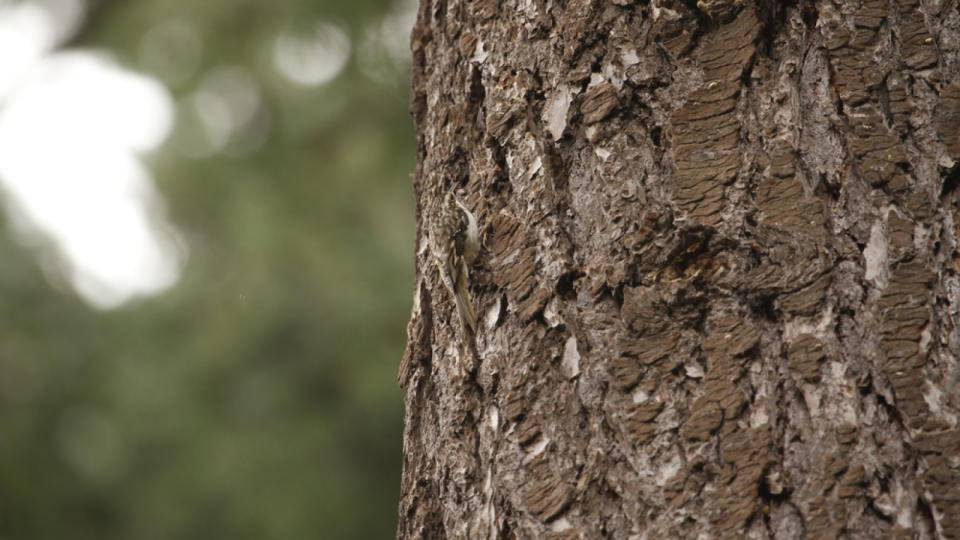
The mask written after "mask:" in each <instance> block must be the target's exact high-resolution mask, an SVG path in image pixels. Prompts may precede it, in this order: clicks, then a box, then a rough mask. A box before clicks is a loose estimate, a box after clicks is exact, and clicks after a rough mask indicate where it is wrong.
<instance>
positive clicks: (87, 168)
mask: <svg viewBox="0 0 960 540" xmlns="http://www.w3.org/2000/svg"><path fill="white" fill-rule="evenodd" d="M21 5H22V4H21ZM5 9H10V8H9V7H6V6H5V5H4V4H0V13H2V12H3V11H4V10H5ZM41 11H42V10H41ZM31 17H32V16H31ZM31 20H32V19H31ZM37 20H45V21H46V22H45V23H41V24H40V25H39V26H38V27H37V28H39V29H40V30H31V31H30V33H29V35H28V34H26V33H23V32H20V33H19V35H20V37H19V38H17V39H10V40H8V41H4V39H5V38H4V37H3V36H10V35H17V34H18V30H17V28H16V27H17V26H18V25H19V24H21V23H22V22H21V21H18V20H15V18H14V19H7V18H4V17H0V51H6V50H9V49H10V47H11V46H13V45H14V44H16V47H20V48H22V49H25V50H39V51H40V53H38V54H36V55H34V56H33V57H32V58H31V59H30V62H29V63H28V64H29V65H26V64H24V65H13V66H12V67H13V68H16V69H18V70H19V75H18V77H17V79H16V80H15V81H14V82H15V84H10V85H8V86H7V87H0V186H2V188H3V191H4V195H5V197H4V201H3V202H4V204H5V205H6V206H7V207H8V214H9V215H11V216H12V217H14V218H16V219H15V225H17V228H18V230H20V231H21V232H23V233H25V234H26V235H27V238H29V237H31V236H38V235H39V236H42V237H48V238H50V239H51V240H52V245H53V246H54V247H55V249H56V251H57V253H58V254H59V256H60V258H61V259H62V261H61V266H62V267H63V268H65V271H66V274H67V276H66V277H67V278H68V279H69V280H70V282H71V283H72V284H73V286H74V287H75V288H76V289H77V291H78V292H79V293H80V294H81V295H82V296H83V297H84V299H86V300H87V301H89V302H90V303H91V304H93V305H95V306H97V307H101V308H111V307H116V306H119V305H120V304H122V303H124V302H126V301H127V300H130V299H131V298H134V297H136V296H142V295H149V294H155V293H158V292H160V291H162V290H164V289H166V288H167V287H169V286H171V285H172V284H173V283H174V282H175V281H176V280H177V278H178V276H179V272H180V266H181V264H182V259H183V252H182V249H181V248H180V247H179V245H178V243H177V241H176V236H175V233H174V231H173V230H172V229H171V228H170V227H169V226H168V225H166V224H164V223H163V209H162V201H161V200H160V197H159V195H158V194H157V193H156V191H155V189H154V186H153V179H152V178H151V176H150V173H149V171H148V170H147V169H146V167H145V166H144V165H143V163H142V162H141V161H140V160H139V159H138V157H137V154H138V153H143V152H148V151H150V150H152V149H154V148H156V147H157V146H158V145H159V144H160V143H162V142H163V140H164V139H165V138H166V136H167V135H168V134H169V132H170V129H171V127H172V118H173V103H172V99H171V97H170V95H169V94H168V92H167V91H166V90H165V89H164V87H163V86H161V85H160V84H158V83H157V82H156V81H155V80H153V79H150V78H148V77H145V76H143V75H139V74H137V73H134V72H131V71H128V70H124V69H123V68H121V67H119V66H118V65H117V64H116V63H115V62H113V61H112V60H111V59H109V58H108V57H106V56H102V55H97V54H93V53H90V52H71V53H59V54H55V55H52V56H44V55H43V54H42V53H43V52H45V51H46V50H47V48H49V47H50V46H52V45H51V44H53V43H54V42H55V41H56V39H57V37H56V36H57V33H58V27H57V26H56V25H57V22H58V21H57V19H56V17H49V18H46V19H45V18H43V17H40V18H39V19H37ZM44 25H46V26H44ZM10 27H15V28H14V29H13V30H11V28H10ZM44 28H45V30H43V29H44ZM37 43H40V44H42V46H41V47H39V48H38V47H37ZM4 45H6V46H4ZM16 47H14V48H16ZM11 58H13V59H12V60H11ZM11 62H18V60H17V58H14V57H11V56H9V55H4V54H2V53H0V73H3V74H7V73H9V72H10V69H8V66H10V65H11V64H10V63H11Z"/></svg>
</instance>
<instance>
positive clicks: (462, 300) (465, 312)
mask: <svg viewBox="0 0 960 540" xmlns="http://www.w3.org/2000/svg"><path fill="white" fill-rule="evenodd" d="M458 281H462V282H461V283H457V292H456V297H457V313H458V314H459V315H460V322H461V323H463V325H464V326H465V327H467V328H469V329H470V333H471V334H476V333H477V313H476V312H475V311H474V310H473V302H471V301H470V293H469V292H468V291H467V279H466V276H461V277H460V280H458Z"/></svg>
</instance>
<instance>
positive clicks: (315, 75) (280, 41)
mask: <svg viewBox="0 0 960 540" xmlns="http://www.w3.org/2000/svg"><path fill="white" fill-rule="evenodd" d="M349 55H350V38H349V37H348V36H347V33H346V32H345V31H344V30H343V29H342V28H340V27H339V26H337V25H335V24H332V23H328V22H320V23H317V25H316V27H315V28H314V30H313V32H311V33H301V32H296V31H292V30H288V31H285V32H283V33H282V34H280V35H279V36H277V40H276V42H275V43H274V46H273V63H274V64H275V65H276V67H277V70H278V71H279V72H280V73H281V74H283V76H284V77H286V78H287V79H289V80H290V81H291V82H294V83H296V84H299V85H302V86H319V85H321V84H324V83H327V82H330V81H331V80H333V78H334V77H336V76H337V75H339V74H340V71H342V70H343V67H344V66H346V65H347V57H348V56H349Z"/></svg>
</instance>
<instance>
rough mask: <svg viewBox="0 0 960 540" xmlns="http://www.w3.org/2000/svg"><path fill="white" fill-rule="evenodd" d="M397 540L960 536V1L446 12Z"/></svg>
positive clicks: (500, 7)
mask: <svg viewBox="0 0 960 540" xmlns="http://www.w3.org/2000/svg"><path fill="white" fill-rule="evenodd" d="M412 49H413V69H414V79H413V84H414V91H415V99H414V103H413V107H412V111H413V117H414V120H415V122H416V127H417V137H418V143H419V144H418V147H419V156H418V157H419V160H418V167H417V171H416V173H415V175H414V185H415V189H416V196H417V206H418V215H419V216H420V222H421V223H422V218H423V216H424V212H425V211H426V209H428V208H430V205H431V204H434V203H433V201H435V200H437V199H438V198H439V197H440V196H441V194H442V193H444V191H445V190H447V189H449V188H451V187H453V188H459V189H461V190H462V191H463V192H464V193H465V194H466V196H465V202H466V204H467V206H469V207H470V208H471V209H472V210H473V211H474V213H475V214H476V216H477V218H478V219H479V222H480V225H481V229H482V234H483V241H484V249H483V251H482V252H481V254H480V258H479V260H478V263H477V266H476V268H474V274H473V279H472V285H471V294H472V297H473V298H474V302H475V304H476V305H477V308H478V315H479V316H480V318H481V323H480V329H479V331H478V333H477V336H476V338H475V339H471V338H469V337H468V336H466V335H465V334H464V333H463V332H462V330H461V329H460V327H459V324H458V322H457V318H456V314H455V313H454V308H453V303H452V301H451V298H450V295H449V293H448V292H447V291H446V290H445V289H444V288H443V287H442V285H440V283H439V280H438V279H437V275H436V272H435V270H434V269H433V268H432V267H431V266H430V264H429V258H428V253H427V249H426V248H425V246H426V245H427V240H426V234H427V232H426V230H425V229H424V228H423V227H422V226H421V227H420V230H419V231H418V241H419V244H418V246H419V248H418V252H417V282H416V285H415V293H414V309H413V313H412V317H411V321H410V325H409V329H408V332H409V344H408V348H407V351H406V354H405V356H404V360H403V364H402V365H401V370H400V381H401V384H403V385H404V386H405V388H406V389H407V394H406V411H407V412H406V430H405V434H404V471H403V483H402V498H401V502H400V523H399V529H398V537H400V538H411V539H412V538H599V537H609V538H697V537H700V538H739V537H749V538H835V537H847V538H960V430H958V415H960V366H958V358H960V329H958V320H960V280H958V273H960V255H958V247H957V246H958V239H960V189H958V187H960V167H958V166H955V162H956V161H957V160H960V80H958V77H957V75H958V73H960V13H958V9H957V6H956V3H955V2H948V1H945V0H923V1H919V0H862V1H855V0H845V1H841V0H832V1H831V0H820V1H812V0H811V1H799V2H796V1H795V2H760V1H751V0H714V1H704V0H701V1H699V2H695V1H693V0H687V1H679V0H677V1H671V0H661V1H652V2H646V1H632V0H565V1H561V0H504V1H502V2H498V1H495V0H472V1H469V0H422V3H421V7H420V11H419V17H418V22H417V24H416V26H415V28H414V30H413V35H412Z"/></svg>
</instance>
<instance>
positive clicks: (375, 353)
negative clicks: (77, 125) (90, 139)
mask: <svg viewBox="0 0 960 540" xmlns="http://www.w3.org/2000/svg"><path fill="white" fill-rule="evenodd" d="M401 8H402V6H399V5H396V4H394V3H390V2H386V1H374V0H354V1H352V2H335V1H333V0H274V1H272V2H264V1H257V2H254V1H250V0H202V1H190V2H187V1H184V0H137V1H136V2H133V1H118V0H109V1H108V0H101V1H95V2H91V3H90V4H89V5H88V13H87V16H86V19H85V21H84V26H83V27H82V28H81V29H80V30H79V33H78V34H77V36H76V37H75V38H73V40H72V41H71V42H70V43H69V44H68V46H69V47H84V48H91V47H92V48H99V49H106V50H108V51H110V52H111V53H112V54H113V55H115V56H116V58H117V59H118V60H119V61H120V63H121V64H122V65H124V66H125V67H127V68H129V69H133V70H137V71H140V72H144V73H147V74H150V75H151V76H154V77H157V78H158V79H159V80H160V81H161V82H163V83H164V84H165V85H166V86H167V88H168V89H169V90H170V92H172V94H173V96H174V98H175V99H176V102H177V124H176V127H175V128H174V131H173V133H172V135H171V137H170V138H169V139H168V141H167V143H166V145H165V146H164V147H163V149H162V150H161V151H159V152H156V153H154V154H153V155H151V156H149V158H148V161H149V165H150V168H151V170H152V171H153V173H154V176H155V180H156V183H157V186H158V189H159V191H160V192H161V194H162V195H163V196H164V198H165V200H166V204H167V208H168V212H169V217H170V219H171V221H172V223H173V225H174V226H176V227H177V228H178V229H179V230H180V231H181V233H182V234H183V237H184V239H185V240H186V245H187V249H188V250H189V256H188V259H187V262H186V266H185V268H184V270H183V273H182V276H181V279H180V281H179V282H178V283H177V284H176V285H175V286H174V287H173V288H172V289H170V290H169V291H167V292H165V293H163V294H162V295H160V296H156V297H152V298H148V299H142V300H137V301H134V302H133V303H131V304H128V305H126V306H124V307H122V308H120V309H117V310H113V311H106V312H101V311H97V310H94V309H92V308H90V307H88V306H87V305H86V304H84V303H83V302H82V301H81V300H79V299H78V298H77V297H76V296H75V295H74V294H73V293H72V292H71V291H70V289H69V287H66V286H63V285H55V284H51V283H49V282H48V280H47V279H46V278H45V277H44V274H43V272H42V271H41V270H40V265H39V264H38V263H37V261H36V256H35V251H33V250H30V249H26V248H24V247H22V246H21V245H20V244H19V243H18V242H16V241H15V240H14V239H13V235H12V234H11V232H10V230H9V227H8V226H7V225H3V226H2V227H3V233H2V234H0V261H2V262H0V294H2V295H3V302H2V303H0V309H2V317H3V320H4V321H5V324H4V325H3V330H2V339H0V538H14V539H32V538H51V539H52V538H57V539H73V540H83V539H172V538H176V539H194V538H195V539H219V538H223V539H265V538H277V539H301V538H303V539H308V538H309V539H316V538H334V539H338V538H363V539H369V538H386V537H391V536H392V535H393V534H394V529H395V524H396V502H397V499H398V491H399V485H400V478H399V477H400V465H401V430H402V401H401V393H400V390H399V389H398V388H397V384H396V369H397V364H398V362H399V360H400V357H401V355H402V352H403V346H404V340H405V323H406V319H407V316H408V314H409V310H410V298H411V294H410V293H411V283H412V281H413V275H412V271H413V265H412V255H413V231H414V221H413V198H412V194H411V187H410V180H409V174H410V172H411V171H412V170H413V166H414V147H413V140H412V126H411V122H410V119H409V115H408V112H407V105H408V102H409V93H408V77H409V74H408V65H407V64H406V63H402V62H400V63H398V62H396V61H394V60H391V59H390V58H386V57H385V53H384V51H382V50H371V49H370V48H369V47H368V48H367V49H364V48H363V47H364V45H363V42H364V39H365V36H369V35H371V31H372V30H371V29H376V28H379V27H380V26H381V25H382V24H383V21H384V20H385V18H390V17H394V18H396V14H397V13H398V11H399V10H400V9H401ZM170 21H181V22H185V23H187V24H189V25H191V26H192V28H195V29H196V30H197V34H198V35H199V36H200V37H201V39H202V47H201V49H200V52H199V54H198V57H197V59H196V60H195V66H193V67H192V68H190V69H187V68H189V66H186V67H185V68H184V70H180V71H178V70H177V68H178V66H177V65H173V66H163V65H159V64H154V65H149V64H150V63H149V62H146V61H145V60H144V55H143V53H142V47H143V43H142V40H143V39H144V36H145V35H148V33H149V32H150V30H151V29H153V28H155V27H156V26H157V25H162V24H164V23H167V22H170ZM322 22H328V23H333V24H336V25H339V26H340V27H341V28H343V29H344V30H345V32H346V35H347V36H348V37H349V39H350V46H351V49H350V55H349V57H348V58H349V59H348V61H347V64H346V66H345V68H344V69H343V71H342V72H340V73H339V75H338V76H336V77H335V78H334V79H332V80H331V81H329V82H327V83H325V84H319V85H316V86H303V85H297V84H294V83H292V82H291V81H289V80H288V79H287V78H285V77H283V76H282V74H280V73H278V71H277V69H276V66H275V65H274V62H273V61H272V60H271V54H272V53H271V50H272V49H271V48H272V47H273V45H274V42H275V38H276V36H277V35H278V34H279V33H281V32H283V31H285V30H286V29H290V30H291V31H297V30H298V29H309V28H312V27H313V25H315V24H317V23H322ZM408 30H409V29H407V30H405V32H406V31H408ZM404 35H406V34H404ZM393 54H396V51H394V52H393ZM378 55H379V56H378ZM387 56H388V55H387ZM364 62H366V64H364ZM158 66H159V67H158ZM371 66H372V67H371ZM160 68H170V69H168V70H166V71H164V70H163V69H160ZM223 69H233V70H237V69H239V70H242V71H243V72H244V73H246V74H248V76H249V77H250V78H251V79H252V80H253V81H254V82H255V85H256V88H257V89H258V91H259V94H260V95H259V97H260V100H261V101H260V105H259V112H258V113H257V114H258V116H257V118H256V119H254V120H253V125H254V126H255V128H256V129H252V131H254V132H255V133H254V134H253V135H250V137H253V139H252V140H246V139H245V138H244V137H245V136H246V135H243V134H241V135H239V136H237V137H235V138H233V139H230V140H229V141H227V142H226V143H225V144H224V146H223V147H222V148H221V149H219V150H209V149H207V151H205V152H200V153H199V155H193V156H190V155H188V154H189V153H190V152H191V151H193V150H195V149H197V148H201V149H202V147H203V145H202V144H200V143H198V142H197V141H202V140H203V139H204V137H205V136H206V135H205V133H204V132H203V129H202V125H201V123H199V122H198V121H197V119H196V116H197V114H198V112H197V111H198V105H197V102H196V101H195V100H194V99H193V96H194V95H195V93H196V91H197V89H198V88H199V87H201V86H202V84H203V81H204V80H205V79H206V78H207V77H209V76H210V74H211V73H216V72H217V70H223ZM258 130H259V131H258ZM257 137H259V139H258V138H257ZM184 149H186V150H187V152H184ZM4 221H5V220H4Z"/></svg>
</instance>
